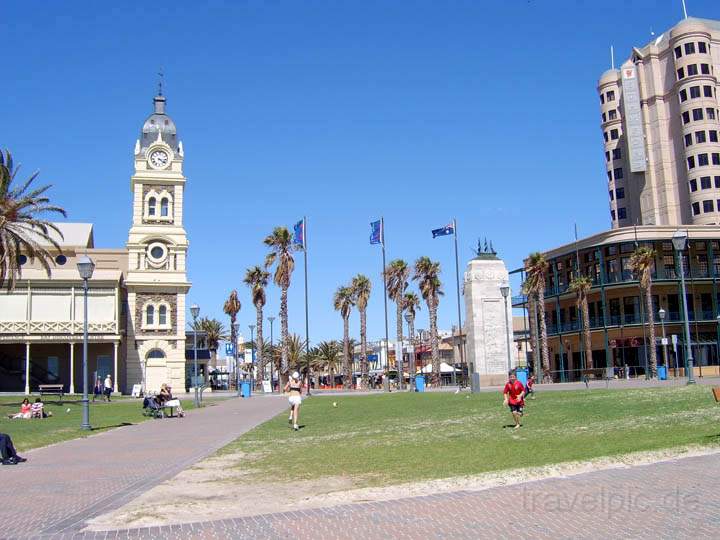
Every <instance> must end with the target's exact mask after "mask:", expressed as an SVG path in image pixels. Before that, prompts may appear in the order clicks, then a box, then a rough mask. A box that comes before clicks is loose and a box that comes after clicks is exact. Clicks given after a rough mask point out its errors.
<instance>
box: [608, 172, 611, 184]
mask: <svg viewBox="0 0 720 540" xmlns="http://www.w3.org/2000/svg"><path fill="white" fill-rule="evenodd" d="M608 182H612V171H608Z"/></svg>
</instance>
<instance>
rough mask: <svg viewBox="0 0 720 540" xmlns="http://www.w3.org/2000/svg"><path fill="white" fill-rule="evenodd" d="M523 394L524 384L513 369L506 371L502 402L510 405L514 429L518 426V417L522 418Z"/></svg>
mask: <svg viewBox="0 0 720 540" xmlns="http://www.w3.org/2000/svg"><path fill="white" fill-rule="evenodd" d="M524 396H525V386H523V383H521V382H520V381H518V380H517V377H516V376H515V370H514V369H513V370H511V371H510V372H509V373H508V382H507V383H506V384H505V388H504V389H503V403H504V404H505V406H506V407H508V406H509V407H510V412H511V413H512V416H513V420H514V421H515V428H514V429H518V428H519V427H520V419H521V418H522V415H523V407H524V406H525V401H524V399H523V398H524Z"/></svg>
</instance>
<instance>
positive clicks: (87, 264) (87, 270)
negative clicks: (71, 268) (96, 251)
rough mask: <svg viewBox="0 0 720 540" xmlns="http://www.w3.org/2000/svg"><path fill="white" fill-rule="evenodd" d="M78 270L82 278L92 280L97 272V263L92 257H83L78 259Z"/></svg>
mask: <svg viewBox="0 0 720 540" xmlns="http://www.w3.org/2000/svg"><path fill="white" fill-rule="evenodd" d="M77 269H78V272H79V273H80V277H81V278H83V279H90V278H91V277H92V275H93V272H94V271H95V263H94V262H93V260H92V259H91V258H90V257H88V256H87V255H83V256H82V257H80V259H78V262H77Z"/></svg>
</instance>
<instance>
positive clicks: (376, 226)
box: [370, 219, 385, 244]
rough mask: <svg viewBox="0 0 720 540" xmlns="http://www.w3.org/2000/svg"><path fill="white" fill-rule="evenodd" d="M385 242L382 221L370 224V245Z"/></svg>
mask: <svg viewBox="0 0 720 540" xmlns="http://www.w3.org/2000/svg"><path fill="white" fill-rule="evenodd" d="M384 242H385V231H383V225H382V220H381V219H379V220H377V221H373V222H372V223H370V243H371V244H382V243H384Z"/></svg>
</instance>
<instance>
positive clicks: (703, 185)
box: [700, 176, 712, 189]
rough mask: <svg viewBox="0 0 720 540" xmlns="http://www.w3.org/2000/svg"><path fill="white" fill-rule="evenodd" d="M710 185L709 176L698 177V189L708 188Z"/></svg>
mask: <svg viewBox="0 0 720 540" xmlns="http://www.w3.org/2000/svg"><path fill="white" fill-rule="evenodd" d="M711 187H712V185H711V183H710V177H709V176H703V177H701V178H700V189H710V188H711Z"/></svg>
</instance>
